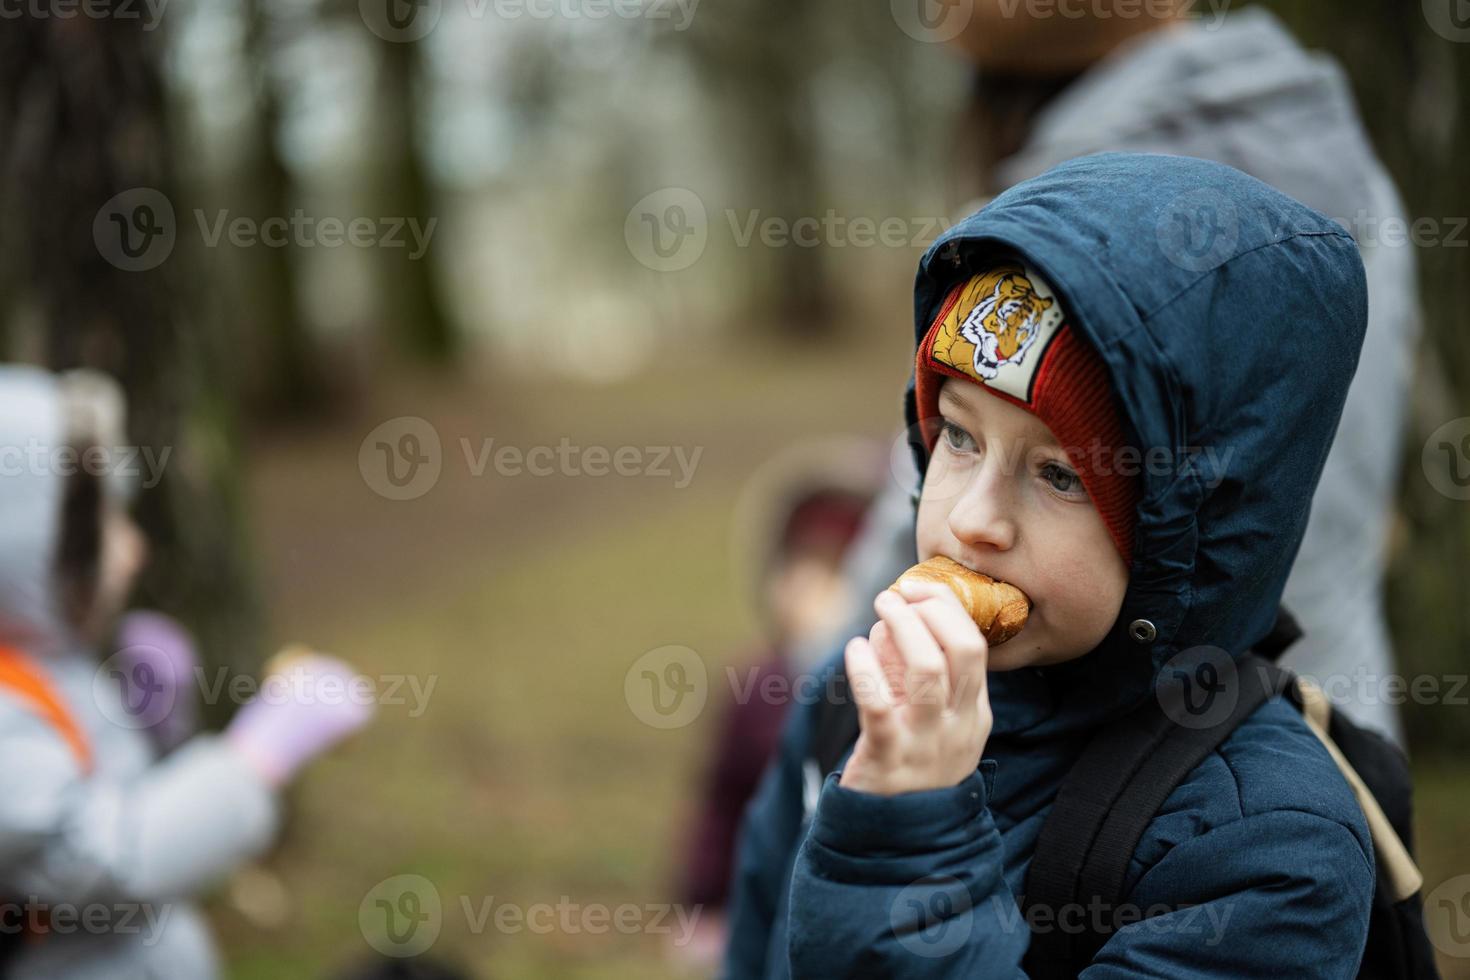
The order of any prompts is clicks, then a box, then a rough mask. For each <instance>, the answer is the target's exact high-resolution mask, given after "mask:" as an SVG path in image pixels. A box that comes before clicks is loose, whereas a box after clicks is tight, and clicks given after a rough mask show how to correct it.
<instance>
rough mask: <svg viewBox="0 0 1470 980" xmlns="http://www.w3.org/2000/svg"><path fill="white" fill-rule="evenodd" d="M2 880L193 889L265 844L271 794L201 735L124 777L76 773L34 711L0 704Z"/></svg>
mask: <svg viewBox="0 0 1470 980" xmlns="http://www.w3.org/2000/svg"><path fill="white" fill-rule="evenodd" d="M0 742H3V744H4V746H5V764H4V765H3V766H0V879H3V887H4V888H5V889H6V890H7V892H8V893H10V894H21V895H26V896H35V897H36V899H37V900H39V901H43V902H53V903H54V902H60V901H65V902H73V903H76V902H86V901H99V900H133V901H145V902H146V901H166V900H170V899H174V898H182V897H186V896H189V895H192V894H194V893H196V892H198V891H199V890H201V889H202V888H204V887H205V886H207V885H209V884H211V883H213V882H214V881H215V880H216V879H218V878H219V877H221V876H223V875H224V874H226V873H227V872H229V871H230V870H231V869H233V868H234V867H235V866H237V865H238V864H239V863H241V862H242V861H244V860H246V859H248V858H250V857H252V856H254V855H256V854H258V853H259V852H261V851H262V850H264V849H265V847H266V846H267V845H268V844H269V843H270V841H271V840H272V838H273V837H274V835H275V829H276V820H277V813H276V801H275V797H274V794H273V793H272V792H271V791H270V790H269V789H268V788H267V787H266V785H265V784H264V783H263V782H262V781H261V780H260V779H259V777H257V776H256V775H255V774H254V773H253V772H252V771H251V770H250V769H249V768H248V766H247V765H246V764H245V762H244V761H243V760H242V759H241V758H240V757H239V756H238V755H237V754H236V753H235V751H234V750H233V749H231V748H230V747H229V746H228V745H227V744H226V743H225V742H224V741H223V740H221V739H219V738H217V737H215V736H210V735H200V736H197V737H196V738H194V739H192V740H190V741H189V742H187V743H185V744H184V745H183V746H180V747H179V749H177V750H176V751H175V752H173V753H172V754H170V755H169V756H168V757H167V758H165V759H163V760H162V761H160V762H158V763H156V764H155V765H152V766H150V767H148V768H147V769H145V770H143V771H142V772H140V773H138V774H137V775H135V776H132V777H131V778H126V779H119V778H117V777H110V776H109V775H108V774H107V773H105V772H103V773H98V774H92V775H84V774H83V773H82V771H81V770H80V768H79V767H78V765H77V762H76V760H75V758H74V757H73V755H72V753H71V750H70V749H69V748H68V747H67V746H66V745H65V744H64V743H63V742H62V741H61V739H60V738H59V737H58V736H57V735H56V734H55V733H54V732H53V731H52V730H51V729H50V728H49V727H47V725H46V724H45V722H43V721H41V720H40V719H39V718H36V717H35V716H33V715H31V714H30V713H29V712H25V711H21V710H17V709H14V708H13V707H12V706H10V705H6V704H0Z"/></svg>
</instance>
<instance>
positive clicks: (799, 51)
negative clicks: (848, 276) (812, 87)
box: [685, 0, 836, 339]
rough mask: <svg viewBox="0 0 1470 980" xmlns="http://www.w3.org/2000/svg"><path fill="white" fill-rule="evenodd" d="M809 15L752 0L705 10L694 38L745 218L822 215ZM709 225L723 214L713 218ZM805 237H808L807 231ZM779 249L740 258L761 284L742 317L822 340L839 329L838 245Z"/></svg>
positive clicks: (754, 250) (756, 246)
mask: <svg viewBox="0 0 1470 980" xmlns="http://www.w3.org/2000/svg"><path fill="white" fill-rule="evenodd" d="M808 13H809V11H808V9H807V8H805V7H802V6H799V5H798V6H795V7H793V6H792V5H791V4H788V3H782V2H779V0H752V2H749V3H746V4H739V5H734V6H729V7H721V8H715V9H711V10H709V11H708V13H704V14H702V18H703V19H702V20H701V21H700V23H699V26H698V28H697V29H696V30H691V31H689V32H688V34H687V37H686V40H685V43H686V44H688V45H689V46H690V51H689V54H690V61H691V64H692V65H693V66H694V68H695V69H696V70H697V71H698V72H699V73H700V75H701V76H702V78H703V81H704V84H705V86H706V87H707V88H708V89H709V90H710V93H711V96H712V99H713V101H714V102H715V104H716V105H718V106H721V107H722V110H723V114H724V118H725V120H726V122H725V125H724V126H722V127H721V128H722V131H723V138H722V141H721V142H722V145H724V146H726V147H728V148H729V149H730V150H731V151H732V152H733V153H734V154H736V159H735V161H734V162H733V163H732V165H731V170H732V171H733V172H734V173H735V174H738V175H739V178H740V180H741V187H740V195H741V201H740V204H741V205H742V206H741V207H738V208H736V212H737V214H738V215H739V217H740V220H741V221H747V220H749V218H750V217H751V216H752V215H753V213H754V212H755V211H756V210H758V211H759V218H760V219H761V220H764V219H766V218H772V217H774V218H779V219H782V220H783V221H785V222H787V223H788V226H789V224H794V223H795V222H796V221H797V220H799V219H801V218H804V217H807V218H815V219H817V220H818V221H820V220H821V218H822V216H823V213H824V212H823V208H822V207H821V202H822V201H823V200H824V196H823V193H822V191H823V187H822V177H821V168H820V165H819V161H818V159H817V149H818V148H817V133H816V130H817V120H816V119H814V118H813V117H812V106H811V99H810V95H809V91H808V82H809V80H810V73H811V66H812V64H813V62H814V59H813V57H812V47H813V46H814V45H815V43H816V41H817V38H816V37H815V31H814V25H813V22H812V20H811V18H810V17H809V16H807V15H808ZM710 220H711V222H716V221H721V220H723V218H722V217H717V216H716V215H713V214H712V215H711V216H710ZM804 234H805V233H804ZM822 234H823V233H822V232H818V237H819V243H818V244H817V245H816V246H814V247H809V246H801V245H797V244H796V243H795V242H794V241H791V242H788V244H787V245H786V247H783V248H770V247H768V246H765V245H763V244H761V241H760V238H759V237H758V236H757V237H756V238H754V239H753V240H752V243H751V246H750V248H749V249H748V250H747V253H748V254H747V255H746V256H745V258H744V260H745V261H747V262H749V263H750V264H751V266H752V269H751V270H750V271H751V272H752V273H754V274H753V275H751V276H750V279H751V281H753V282H755V283H757V284H759V285H758V286H757V288H756V290H755V291H754V294H753V308H752V309H750V310H749V311H748V312H747V313H746V315H747V316H749V317H752V318H754V319H756V320H757V321H758V322H759V323H760V324H762V325H763V326H764V327H765V328H766V329H769V330H772V331H774V332H777V333H781V334H784V335H786V336H791V337H797V338H802V339H817V338H820V337H823V336H825V335H827V334H828V333H829V332H830V331H831V328H832V326H833V324H832V319H833V316H832V314H833V307H834V304H833V303H832V293H831V284H830V282H829V279H828V273H827V263H826V256H827V254H828V252H830V250H831V249H832V248H833V247H834V245H835V244H836V243H834V242H829V241H826V240H825V239H821V235H822Z"/></svg>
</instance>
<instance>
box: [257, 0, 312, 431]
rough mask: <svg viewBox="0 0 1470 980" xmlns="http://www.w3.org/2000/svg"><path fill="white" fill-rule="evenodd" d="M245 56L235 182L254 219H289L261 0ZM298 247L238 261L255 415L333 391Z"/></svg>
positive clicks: (291, 411)
mask: <svg viewBox="0 0 1470 980" xmlns="http://www.w3.org/2000/svg"><path fill="white" fill-rule="evenodd" d="M246 17H247V24H248V27H247V34H246V41H245V53H246V60H247V62H248V63H249V65H250V69H251V70H252V71H254V72H255V75H256V77H255V89H256V92H255V106H256V111H255V119H254V129H255V138H254V139H253V140H251V141H250V142H249V150H250V152H249V154H248V156H247V158H246V160H245V161H244V167H243V172H242V173H241V174H240V179H239V182H238V183H237V184H236V186H237V187H239V188H240V189H241V191H242V192H243V194H244V195H245V196H246V197H247V199H248V200H249V207H248V208H246V209H245V211H246V213H248V214H253V215H254V216H255V217H256V219H257V220H259V221H264V220H266V219H268V218H275V217H281V218H289V217H290V215H291V188H292V181H291V175H290V172H289V171H287V169H286V165H285V163H284V162H283V161H282V159H281V153H280V147H279V143H278V139H279V135H280V126H281V102H280V97H279V93H278V91H277V85H276V79H275V76H274V73H273V71H272V68H271V65H272V61H273V49H272V42H271V34H270V26H271V24H270V14H269V13H268V12H267V10H266V5H265V3H264V2H262V0H247V2H246ZM296 257H297V256H296V252H295V251H294V247H293V246H287V247H286V248H256V249H251V250H249V252H248V255H246V254H242V255H241V256H240V258H241V260H242V261H244V262H245V263H246V264H247V265H248V267H249V268H248V269H247V270H246V278H247V281H248V282H249V283H250V289H249V295H248V296H247V297H245V300H246V301H245V303H244V304H242V309H243V311H244V316H245V317H246V318H247V319H246V322H243V323H239V324H237V331H238V333H239V336H240V348H241V350H244V351H250V352H251V353H252V355H253V356H254V357H255V361H254V363H253V364H252V365H251V371H250V381H249V383H248V385H247V386H246V389H245V391H244V392H243V395H244V398H245V400H246V403H247V404H249V405H251V406H253V407H255V408H258V409H259V411H258V412H252V413H251V414H252V416H256V415H263V416H266V417H277V418H280V417H287V418H289V417H296V416H300V415H303V414H306V413H308V412H310V411H311V410H314V409H316V408H319V407H320V406H321V404H322V402H323V401H324V400H325V399H326V397H327V395H328V386H327V385H326V384H325V381H326V378H325V377H324V374H323V371H322V368H321V361H320V354H319V352H318V350H317V349H316V345H315V343H314V342H313V340H312V337H311V331H310V328H309V325H308V324H307V323H306V321H305V319H304V318H303V316H302V314H301V307H300V302H299V300H300V297H299V291H298V287H297V282H296V275H295V270H294V262H295V260H296Z"/></svg>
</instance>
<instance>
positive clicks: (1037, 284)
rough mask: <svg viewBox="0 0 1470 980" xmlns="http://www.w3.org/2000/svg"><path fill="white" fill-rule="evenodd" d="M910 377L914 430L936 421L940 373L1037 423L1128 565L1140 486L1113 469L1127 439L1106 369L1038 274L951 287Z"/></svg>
mask: <svg viewBox="0 0 1470 980" xmlns="http://www.w3.org/2000/svg"><path fill="white" fill-rule="evenodd" d="M914 373H915V382H916V384H915V387H916V393H917V396H918V410H919V421H920V423H921V424H922V423H923V422H924V421H925V420H927V419H931V418H935V417H937V416H938V415H939V388H940V385H942V384H943V383H944V378H945V377H946V376H947V377H951V378H963V379H964V380H966V381H969V382H971V383H974V384H978V385H980V386H981V387H982V388H984V389H985V390H986V391H988V392H990V393H991V394H993V395H996V396H997V397H999V398H1004V399H1005V400H1006V401H1008V402H1010V403H1011V404H1013V405H1019V406H1020V407H1021V408H1024V409H1026V411H1028V412H1030V413H1032V414H1033V415H1035V416H1036V417H1037V418H1039V419H1041V421H1042V422H1043V423H1045V425H1046V427H1047V428H1048V429H1049V430H1051V434H1052V435H1053V436H1054V437H1055V438H1056V440H1057V442H1058V443H1060V444H1061V446H1062V447H1063V448H1064V449H1065V450H1066V452H1067V458H1068V460H1069V461H1070V462H1071V464H1072V467H1073V469H1075V470H1076V471H1077V475H1078V476H1079V477H1080V478H1081V480H1082V485H1083V487H1084V488H1086V490H1087V493H1088V496H1089V497H1091V498H1092V503H1093V506H1094V507H1096V508H1097V512H1098V513H1099V514H1100V515H1102V519H1103V523H1104V524H1105V525H1106V526H1107V529H1108V533H1109V534H1111V535H1112V537H1113V543H1114V544H1115V545H1116V546H1117V548H1118V553H1119V554H1121V555H1122V556H1123V561H1124V562H1125V563H1129V564H1131V563H1132V560H1133V524H1134V520H1135V513H1136V511H1137V507H1138V499H1139V481H1138V479H1137V477H1136V467H1135V468H1133V469H1131V470H1130V468H1129V467H1127V466H1120V465H1119V455H1118V453H1119V450H1121V449H1124V448H1126V447H1128V442H1127V439H1126V436H1125V435H1124V430H1123V423H1122V417H1121V414H1120V413H1119V411H1118V407H1117V402H1116V399H1115V398H1114V396H1113V392H1112V388H1111V386H1110V385H1109V382H1108V374H1107V368H1106V367H1105V366H1104V364H1103V362H1102V359H1101V358H1100V357H1098V355H1097V353H1096V352H1095V351H1093V350H1092V348H1091V347H1090V346H1088V344H1087V343H1086V342H1085V341H1084V340H1083V339H1082V337H1080V336H1078V334H1077V332H1076V331H1075V330H1074V329H1073V328H1072V327H1071V326H1070V325H1069V324H1068V323H1067V322H1066V315H1065V313H1064V311H1063V310H1062V304H1061V300H1060V299H1059V298H1058V297H1057V296H1056V294H1055V293H1054V292H1053V291H1052V289H1051V287H1050V286H1049V285H1047V283H1046V282H1045V281H1044V280H1043V279H1042V278H1041V277H1040V276H1038V275H1037V274H1036V272H1035V270H1033V269H1031V268H1030V267H1028V266H1026V265H1024V264H1023V263H1021V262H1014V261H1012V262H1002V263H999V264H997V265H995V266H994V267H992V268H991V269H989V270H988V271H986V272H983V273H981V274H979V275H977V276H974V277H973V278H971V279H970V280H969V281H967V282H963V283H960V284H959V285H957V286H956V287H955V288H954V289H953V290H951V291H950V294H949V296H948V297H946V299H945V301H944V305H943V306H941V307H940V309H939V315H938V316H937V317H935V320H934V323H933V325H931V326H930V327H929V332H928V333H927V334H926V335H925V337H924V342H923V343H922V344H920V345H919V350H918V353H917V355H916V357H915V364H914ZM930 428H931V427H926V429H925V435H924V440H925V446H926V448H927V449H928V450H929V452H930V453H931V454H932V453H933V452H934V443H935V440H936V439H937V438H938V431H937V429H936V430H934V431H930ZM1134 453H1135V455H1134V456H1133V458H1134V460H1135V461H1136V460H1137V459H1138V456H1137V455H1136V450H1134Z"/></svg>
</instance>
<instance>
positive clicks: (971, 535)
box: [949, 459, 1016, 551]
mask: <svg viewBox="0 0 1470 980" xmlns="http://www.w3.org/2000/svg"><path fill="white" fill-rule="evenodd" d="M1005 482H1006V481H1005V476H1004V474H1002V473H1000V472H998V470H997V467H996V465H995V460H993V459H991V460H987V461H986V463H985V465H984V467H982V469H981V471H980V472H979V473H977V474H976V476H975V479H974V480H973V481H972V482H971V483H970V485H969V486H967V487H966V488H965V490H964V492H962V493H961V494H960V495H959V497H958V498H956V500H955V505H954V507H953V508H951V509H950V512H949V530H950V533H952V534H953V535H954V536H955V538H956V539H958V540H959V542H960V543H961V544H965V545H969V546H989V547H991V548H995V549H996V550H998V551H1008V550H1010V549H1011V548H1012V547H1014V546H1015V543H1016V521H1015V519H1014V517H1013V516H1012V515H1013V514H1014V507H1013V501H1011V499H1010V496H1009V493H1008V491H1007V489H1006V486H1005Z"/></svg>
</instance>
